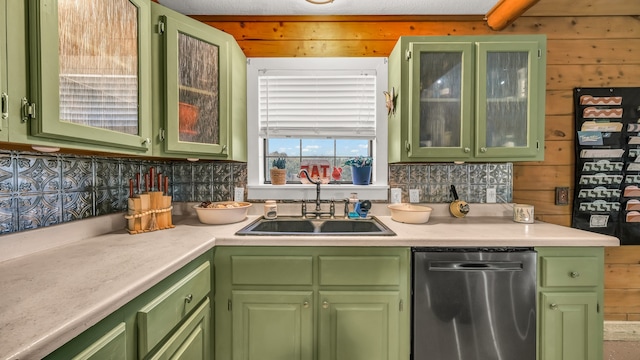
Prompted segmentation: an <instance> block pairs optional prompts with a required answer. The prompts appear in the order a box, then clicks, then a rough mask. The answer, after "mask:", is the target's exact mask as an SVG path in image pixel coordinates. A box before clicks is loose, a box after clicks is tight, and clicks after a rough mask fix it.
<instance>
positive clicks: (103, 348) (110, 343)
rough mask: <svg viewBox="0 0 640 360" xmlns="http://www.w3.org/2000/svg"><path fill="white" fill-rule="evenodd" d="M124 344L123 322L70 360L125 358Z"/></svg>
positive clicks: (125, 340) (125, 342) (125, 338)
mask: <svg viewBox="0 0 640 360" xmlns="http://www.w3.org/2000/svg"><path fill="white" fill-rule="evenodd" d="M126 344H127V337H126V332H125V324H124V323H120V324H119V325H118V326H116V327H115V328H114V329H113V330H111V331H109V332H108V333H106V334H105V335H104V336H103V337H101V338H100V339H98V341H96V342H94V343H93V344H91V345H89V346H88V347H87V348H86V349H85V350H84V351H82V352H81V353H79V354H78V355H76V356H74V357H73V358H72V360H116V359H127V350H126Z"/></svg>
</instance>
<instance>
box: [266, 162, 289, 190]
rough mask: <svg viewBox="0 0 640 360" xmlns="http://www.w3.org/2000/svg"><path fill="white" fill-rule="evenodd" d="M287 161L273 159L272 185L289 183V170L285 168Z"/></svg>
mask: <svg viewBox="0 0 640 360" xmlns="http://www.w3.org/2000/svg"><path fill="white" fill-rule="evenodd" d="M286 164H287V161H286V160H285V158H282V157H279V158H275V159H273V161H272V162H271V170H270V172H269V173H270V175H271V184H272V185H284V184H286V183H287V170H286V169H285V166H286Z"/></svg>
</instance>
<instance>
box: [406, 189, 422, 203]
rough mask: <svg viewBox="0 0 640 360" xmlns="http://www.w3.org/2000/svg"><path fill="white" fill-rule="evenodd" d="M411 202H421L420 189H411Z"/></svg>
mask: <svg viewBox="0 0 640 360" xmlns="http://www.w3.org/2000/svg"><path fill="white" fill-rule="evenodd" d="M409 202H410V203H418V202H420V189H410V190H409Z"/></svg>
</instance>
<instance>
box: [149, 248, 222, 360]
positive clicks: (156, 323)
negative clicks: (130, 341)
mask: <svg viewBox="0 0 640 360" xmlns="http://www.w3.org/2000/svg"><path fill="white" fill-rule="evenodd" d="M210 290H211V265H210V264H209V262H208V261H207V262H205V263H203V264H202V265H200V266H199V267H198V268H197V269H195V270H194V271H192V272H191V273H189V274H188V275H187V276H185V277H183V278H182V279H180V280H179V281H178V282H176V283H175V284H174V285H173V286H171V287H170V288H169V289H168V290H167V291H165V292H164V293H162V294H161V295H160V296H158V297H157V298H155V299H153V301H151V302H150V303H149V304H147V305H146V306H145V307H143V308H142V309H141V310H139V311H138V315H137V316H138V338H139V339H138V353H139V356H140V358H143V357H144V356H145V355H146V354H148V353H149V351H151V349H153V348H154V347H155V346H156V345H157V344H158V342H159V341H160V340H162V338H164V337H165V336H166V335H167V334H168V333H169V332H171V330H172V329H173V328H174V327H175V326H176V325H177V324H178V323H179V322H180V321H181V320H182V319H183V318H184V317H185V316H186V315H187V314H189V313H190V312H191V311H192V310H193V309H194V308H195V307H196V306H197V305H198V303H200V301H201V300H202V299H204V298H205V296H207V294H208V293H209V291H210Z"/></svg>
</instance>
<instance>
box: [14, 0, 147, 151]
mask: <svg viewBox="0 0 640 360" xmlns="http://www.w3.org/2000/svg"><path fill="white" fill-rule="evenodd" d="M28 19H29V27H28V28H29V33H28V43H29V49H28V51H29V68H28V72H29V79H30V83H29V97H28V98H26V99H25V102H26V105H25V106H24V112H25V113H28V114H29V115H28V116H27V119H26V121H27V122H28V123H29V125H28V127H29V134H28V135H30V136H35V137H37V138H45V139H54V142H56V143H58V144H60V146H66V145H72V147H81V148H83V149H90V150H108V151H117V152H122V153H133V154H140V155H150V154H151V149H152V147H151V143H150V142H151V69H150V66H148V64H150V63H151V58H150V55H151V45H150V42H151V41H150V40H151V20H150V9H149V2H148V1H146V0H108V1H91V2H86V1H80V2H78V1H69V0H38V1H36V0H30V1H29V2H28ZM12 141H13V140H12ZM26 141H28V139H27V140H26ZM18 142H25V140H24V139H18ZM74 143H81V144H83V145H81V146H78V145H75V146H74V145H73V144H74Z"/></svg>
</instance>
